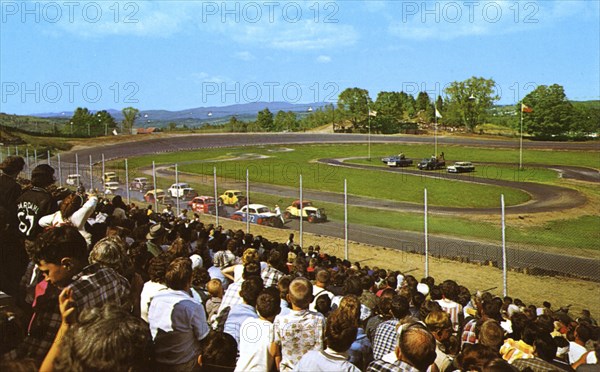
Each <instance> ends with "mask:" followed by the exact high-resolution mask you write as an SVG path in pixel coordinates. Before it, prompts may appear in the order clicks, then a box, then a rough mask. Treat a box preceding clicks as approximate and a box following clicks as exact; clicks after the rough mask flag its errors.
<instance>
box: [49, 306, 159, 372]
mask: <svg viewBox="0 0 600 372" xmlns="http://www.w3.org/2000/svg"><path fill="white" fill-rule="evenodd" d="M151 357H152V337H151V335H150V331H149V329H148V325H147V324H146V323H144V322H143V321H142V320H141V319H139V318H137V317H135V316H132V315H131V314H129V313H128V312H127V311H125V310H123V309H122V308H120V307H118V306H115V305H113V304H107V305H105V306H103V307H102V308H89V309H86V310H85V311H83V312H82V313H81V314H80V316H79V321H78V322H76V323H75V324H74V325H72V326H71V327H70V328H69V329H68V331H67V332H66V333H65V335H64V336H63V337H62V339H61V342H60V351H59V353H58V356H57V358H56V360H55V362H54V369H55V370H57V371H98V372H101V371H102V372H144V371H148V370H150V369H152V364H151Z"/></svg>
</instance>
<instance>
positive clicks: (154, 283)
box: [140, 254, 169, 322]
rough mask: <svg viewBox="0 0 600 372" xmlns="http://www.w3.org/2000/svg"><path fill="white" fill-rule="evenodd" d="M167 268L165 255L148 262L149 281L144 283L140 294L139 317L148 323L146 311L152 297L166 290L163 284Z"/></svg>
mask: <svg viewBox="0 0 600 372" xmlns="http://www.w3.org/2000/svg"><path fill="white" fill-rule="evenodd" d="M168 267H169V260H168V259H167V256H166V255H165V254H161V255H159V256H157V257H154V258H152V259H151V260H150V267H149V268H148V275H150V280H149V281H147V282H146V283H144V287H143V288H142V293H141V294H140V316H141V317H142V319H144V320H145V321H146V322H148V310H149V309H150V303H151V302H152V299H153V298H154V296H155V295H156V294H157V293H159V292H161V291H162V290H164V289H167V288H168V287H167V285H166V284H165V275H166V273H167V268H168Z"/></svg>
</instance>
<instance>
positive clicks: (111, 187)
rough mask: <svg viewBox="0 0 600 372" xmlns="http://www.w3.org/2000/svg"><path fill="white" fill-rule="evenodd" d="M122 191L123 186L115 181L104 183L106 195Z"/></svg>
mask: <svg viewBox="0 0 600 372" xmlns="http://www.w3.org/2000/svg"><path fill="white" fill-rule="evenodd" d="M120 191H122V189H121V185H120V184H119V183H118V182H115V181H109V182H104V193H105V194H116V193H118V192H120Z"/></svg>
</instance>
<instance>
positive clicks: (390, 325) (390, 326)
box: [373, 295, 413, 360]
mask: <svg viewBox="0 0 600 372" xmlns="http://www.w3.org/2000/svg"><path fill="white" fill-rule="evenodd" d="M391 312H392V316H393V317H392V319H390V320H388V321H385V322H383V323H381V324H380V325H378V326H377V329H376V330H375V336H374V337H373V359H375V360H377V359H381V358H382V357H383V356H384V355H386V354H388V353H390V352H392V351H394V348H395V347H396V345H397V340H396V330H397V329H398V326H399V325H402V324H404V323H408V322H412V321H413V319H411V318H410V316H409V314H410V313H409V310H408V301H407V300H406V298H404V297H402V296H399V295H396V296H394V297H393V298H392V303H391Z"/></svg>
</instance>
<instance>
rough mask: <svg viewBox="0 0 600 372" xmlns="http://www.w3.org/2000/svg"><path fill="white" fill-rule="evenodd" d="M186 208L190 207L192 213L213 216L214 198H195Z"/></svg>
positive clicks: (201, 196) (202, 196)
mask: <svg viewBox="0 0 600 372" xmlns="http://www.w3.org/2000/svg"><path fill="white" fill-rule="evenodd" d="M188 207H190V209H191V210H192V211H193V212H198V213H210V214H214V213H215V198H213V197H212V196H204V195H200V196H196V197H195V198H194V199H192V200H190V201H189V202H188Z"/></svg>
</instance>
